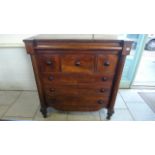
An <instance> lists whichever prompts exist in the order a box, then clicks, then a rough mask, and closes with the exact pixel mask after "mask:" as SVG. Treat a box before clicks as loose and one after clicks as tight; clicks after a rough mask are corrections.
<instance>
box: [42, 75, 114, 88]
mask: <svg viewBox="0 0 155 155" xmlns="http://www.w3.org/2000/svg"><path fill="white" fill-rule="evenodd" d="M42 78H43V82H44V84H57V85H60V84H61V85H75V84H79V83H87V84H90V85H91V84H95V83H98V84H101V85H104V86H106V87H111V85H112V80H113V75H104V74H75V73H74V74H62V73H53V74H52V73H51V74H43V75H42Z"/></svg>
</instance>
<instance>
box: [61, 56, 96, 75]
mask: <svg viewBox="0 0 155 155" xmlns="http://www.w3.org/2000/svg"><path fill="white" fill-rule="evenodd" d="M61 62H62V72H66V73H91V72H94V65H95V57H94V55H89V54H86V55H84V54H77V55H74V54H68V55H63V56H62V57H61Z"/></svg>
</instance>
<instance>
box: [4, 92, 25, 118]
mask: <svg viewBox="0 0 155 155" xmlns="http://www.w3.org/2000/svg"><path fill="white" fill-rule="evenodd" d="M22 94H23V91H20V93H19V95H18V96H17V97H16V99H15V100H14V101H13V102H12V103H11V104H10V105H9V106H8V108H7V110H6V111H5V113H4V114H3V115H2V117H1V118H3V117H5V114H6V113H7V112H8V111H9V109H10V108H11V107H12V106H13V105H14V104H15V103H16V101H17V100H18V99H19V97H20V96H21V95H22Z"/></svg>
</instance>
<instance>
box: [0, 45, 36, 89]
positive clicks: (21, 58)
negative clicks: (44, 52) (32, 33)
mask: <svg viewBox="0 0 155 155" xmlns="http://www.w3.org/2000/svg"><path fill="white" fill-rule="evenodd" d="M0 90H36V85H35V81H34V74H33V69H32V65H31V60H30V56H29V55H28V54H27V53H26V51H25V49H24V48H23V47H17V48H0Z"/></svg>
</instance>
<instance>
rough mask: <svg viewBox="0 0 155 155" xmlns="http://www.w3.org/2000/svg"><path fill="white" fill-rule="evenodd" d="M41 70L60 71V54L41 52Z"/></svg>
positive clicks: (39, 57)
mask: <svg viewBox="0 0 155 155" xmlns="http://www.w3.org/2000/svg"><path fill="white" fill-rule="evenodd" d="M37 58H38V62H39V68H40V71H41V72H59V71H60V63H59V62H60V61H59V56H58V55H51V54H39V55H38V56H37Z"/></svg>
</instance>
